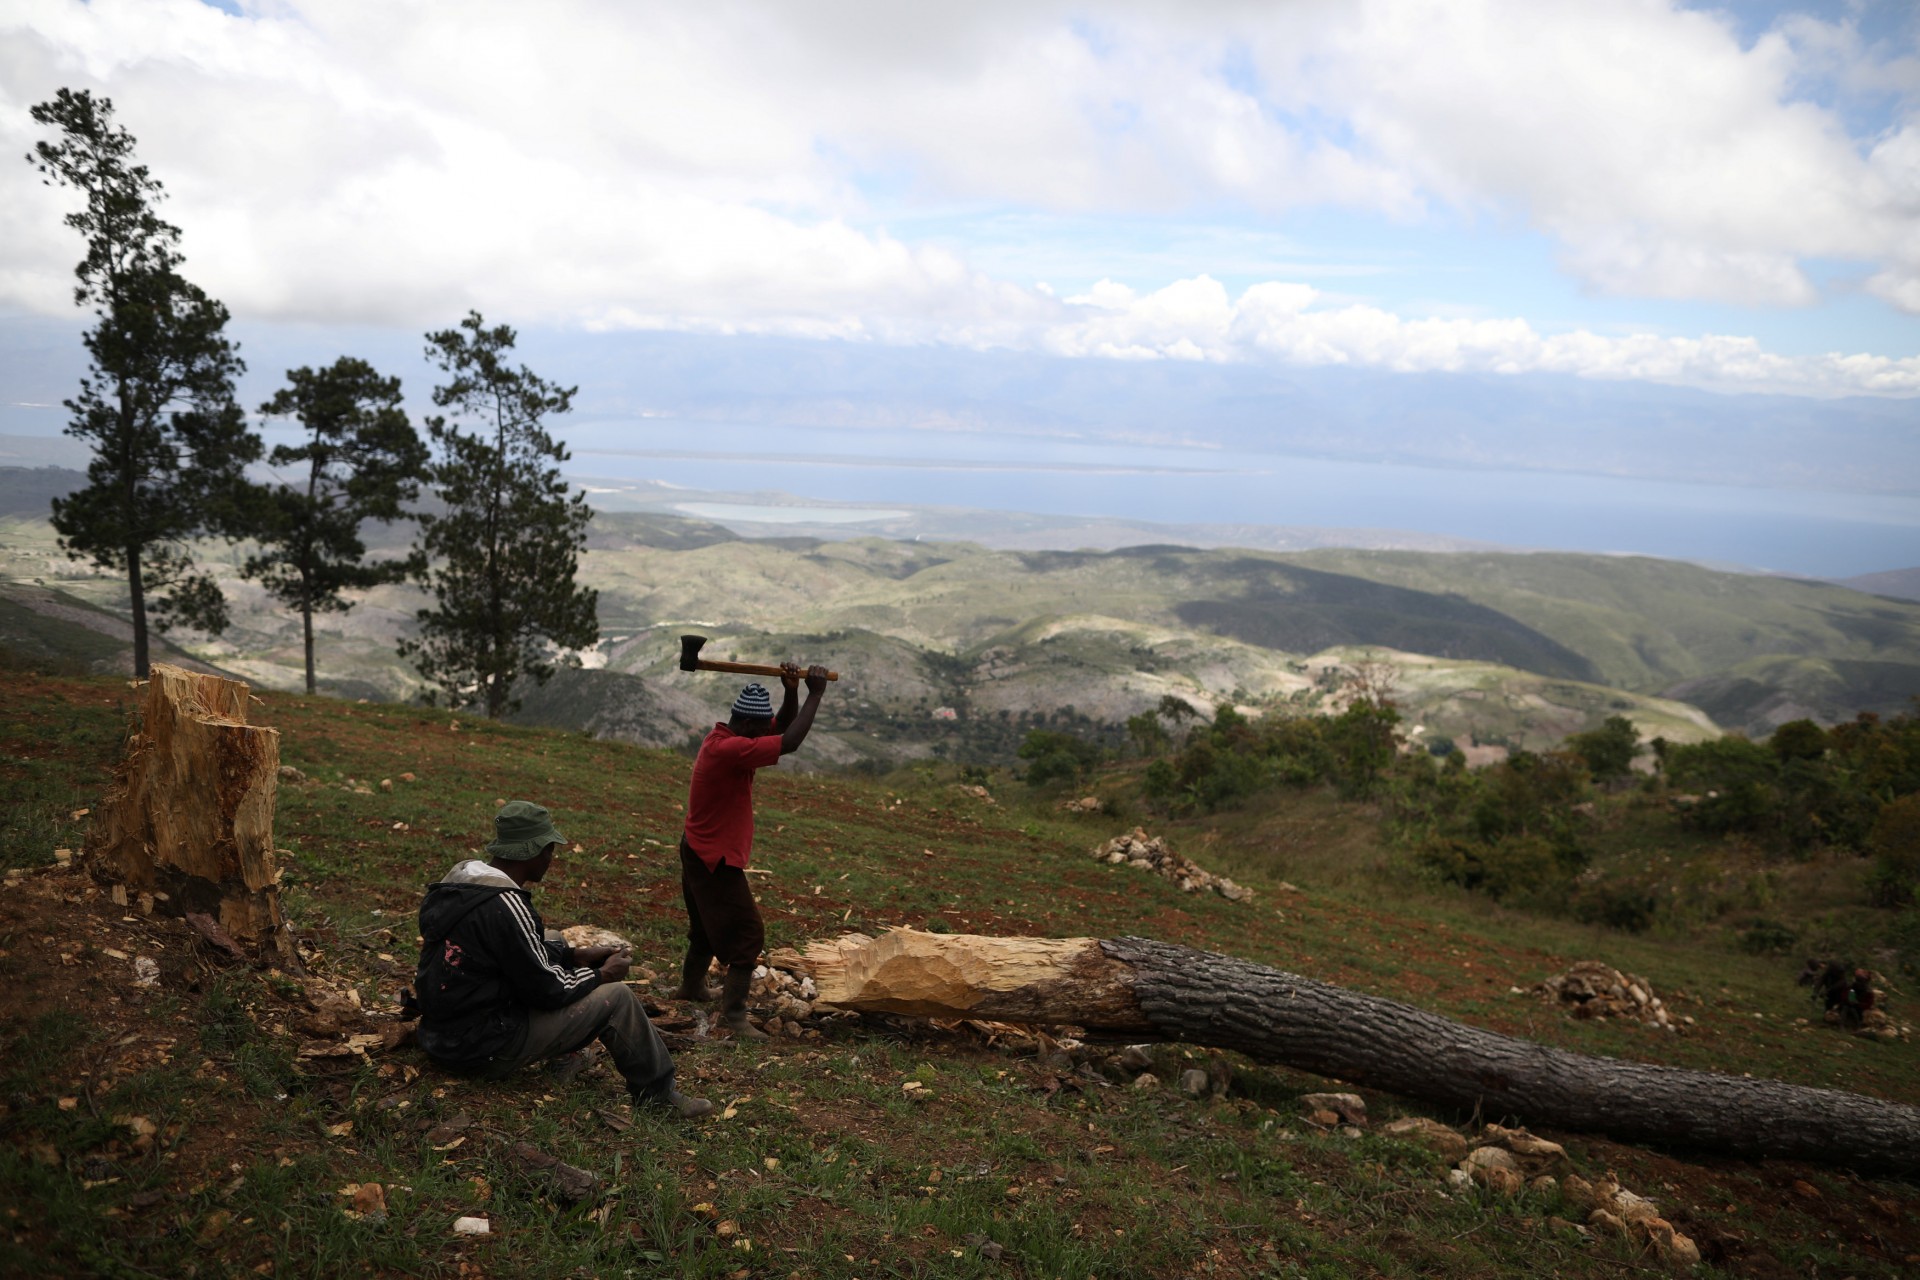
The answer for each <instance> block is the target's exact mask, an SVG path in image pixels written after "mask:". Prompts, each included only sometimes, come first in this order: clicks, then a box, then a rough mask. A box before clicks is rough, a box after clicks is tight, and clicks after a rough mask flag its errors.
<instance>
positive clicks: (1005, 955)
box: [805, 929, 1145, 1026]
mask: <svg viewBox="0 0 1920 1280" xmlns="http://www.w3.org/2000/svg"><path fill="white" fill-rule="evenodd" d="M805 959H806V962H807V966H808V968H809V969H810V970H811V972H812V974H813V980H814V984H815V985H816V986H817V987H818V988H819V989H820V995H819V999H818V1001H817V1003H821V1004H825V1005H828V1006H830V1007H833V1008H838V1009H852V1010H858V1011H861V1012H870V1013H904V1014H912V1015H916V1016H919V1017H929V1018H985V1019H989V1020H996V1021H1005V1022H1035V1021H1038V1022H1048V1023H1073V1024H1089V1023H1091V1024H1094V1025H1101V1026H1111V1025H1123V1026H1136V1025H1138V1026H1144V1025H1145V1022H1144V1019H1143V1017H1142V1015H1141V1014H1140V1012H1139V1008H1138V1005H1137V1003H1136V1001H1135V1000H1134V998H1133V990H1132V983H1131V977H1130V971H1129V970H1128V969H1127V967H1126V966H1125V965H1122V964H1119V963H1116V962H1114V961H1112V960H1110V959H1108V957H1107V956H1106V954H1105V953H1104V952H1103V951H1102V950H1101V948H1100V942H1099V939H1097V938H996V937H986V936H981V935H972V934H950V933H924V932H922V931H920V930H918V929H892V930H889V931H888V932H886V933H883V934H881V935H880V936H879V937H878V938H869V937H867V936H866V935H865V934H859V933H850V934H846V935H844V936H843V937H840V938H836V939H834V940H833V941H830V942H816V943H813V944H811V945H809V946H808V947H807V949H806V954H805Z"/></svg>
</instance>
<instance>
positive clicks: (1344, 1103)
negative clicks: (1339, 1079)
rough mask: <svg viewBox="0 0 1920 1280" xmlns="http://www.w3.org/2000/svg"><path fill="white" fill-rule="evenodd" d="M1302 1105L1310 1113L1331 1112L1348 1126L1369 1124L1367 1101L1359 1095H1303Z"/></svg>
mask: <svg viewBox="0 0 1920 1280" xmlns="http://www.w3.org/2000/svg"><path fill="white" fill-rule="evenodd" d="M1300 1105H1301V1106H1303V1107H1305V1108H1306V1109H1307V1110H1309V1111H1331V1112H1333V1113H1334V1114H1335V1115H1337V1116H1339V1117H1340V1118H1341V1119H1342V1120H1344V1121H1346V1122H1347V1123H1348V1124H1358V1125H1364V1124H1366V1122H1367V1100H1366V1099H1365V1098H1362V1097H1361V1096H1360V1095H1359V1094H1357V1093H1303V1094H1301V1095H1300Z"/></svg>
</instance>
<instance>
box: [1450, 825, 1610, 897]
mask: <svg viewBox="0 0 1920 1280" xmlns="http://www.w3.org/2000/svg"><path fill="white" fill-rule="evenodd" d="M1420 860H1421V861H1422V862H1423V863H1425V864H1426V865H1427V866H1428V867H1431V868H1432V869H1433V870H1435V871H1437V872H1439V873H1440V877H1441V878H1442V879H1444V880H1449V881H1452V882H1453V883H1454V884H1458V885H1461V886H1462V887H1464V888H1468V889H1476V890H1479V891H1480V892H1482V893H1484V894H1486V895H1487V896H1488V897H1490V898H1493V899H1494V900H1495V901H1499V900H1501V899H1505V898H1509V897H1524V896H1536V895H1540V894H1543V893H1545V892H1546V891H1548V890H1551V889H1556V888H1558V887H1561V886H1564V885H1565V884H1567V883H1568V882H1569V881H1570V880H1571V878H1572V875H1573V873H1574V872H1575V871H1577V870H1579V862H1578V860H1577V858H1572V857H1569V856H1568V852H1567V850H1565V849H1564V848H1561V847H1557V846H1556V845H1555V844H1554V843H1553V842H1552V841H1550V840H1548V839H1546V838H1544V837H1541V836H1509V837H1506V838H1505V839H1501V840H1497V841H1493V842H1491V843H1483V842H1479V841H1469V840H1461V839H1449V838H1444V837H1442V838H1437V839H1434V840H1431V841H1429V842H1428V843H1427V844H1426V845H1424V846H1423V847H1422V848H1421V850H1420Z"/></svg>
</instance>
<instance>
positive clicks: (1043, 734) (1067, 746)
mask: <svg viewBox="0 0 1920 1280" xmlns="http://www.w3.org/2000/svg"><path fill="white" fill-rule="evenodd" d="M1100 754H1101V753H1100V748H1099V747H1097V746H1095V745H1094V744H1093V743H1091V742H1087V741H1085V740H1084V739H1081V738H1076V737H1074V736H1073V735H1072V734H1070V733H1059V732H1056V731H1055V730H1052V729H1032V730H1029V731H1028V733H1027V737H1026V740H1025V741H1024V742H1022V743H1021V744H1020V751H1019V755H1020V758H1021V759H1022V760H1025V761H1028V764H1027V782H1028V783H1029V784H1030V785H1032V786H1036V787H1043V786H1045V785H1047V784H1048V783H1050V782H1077V781H1079V780H1080V779H1081V778H1082V777H1083V776H1085V775H1086V774H1087V773H1089V772H1091V771H1092V769H1093V766H1094V765H1095V764H1097V763H1099V761H1100Z"/></svg>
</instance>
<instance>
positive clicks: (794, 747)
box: [775, 666, 827, 756]
mask: <svg viewBox="0 0 1920 1280" xmlns="http://www.w3.org/2000/svg"><path fill="white" fill-rule="evenodd" d="M781 679H782V681H783V682H784V681H785V679H786V677H785V676H784V675H783V676H782V677H781ZM826 691H827V669H826V668H825V667H821V666H812V667H808V668H807V700H806V701H805V702H803V703H801V704H800V710H799V711H798V712H797V713H795V714H794V715H793V717H792V719H791V721H790V722H789V723H785V724H781V725H780V754H781V755H783V756H784V755H791V754H792V753H794V752H795V751H798V750H799V749H800V744H801V743H803V742H805V741H806V740H807V731H808V730H809V729H811V728H813V713H814V712H816V711H818V710H819V709H820V695H821V694H823V693H825V692H826ZM792 705H793V686H792V685H791V684H789V685H787V698H786V702H785V703H784V704H783V705H782V706H781V708H780V710H781V713H782V714H783V715H784V714H785V713H786V711H787V708H789V707H791V706H792ZM775 723H776V724H779V723H780V722H779V721H778V720H776V721H775Z"/></svg>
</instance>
